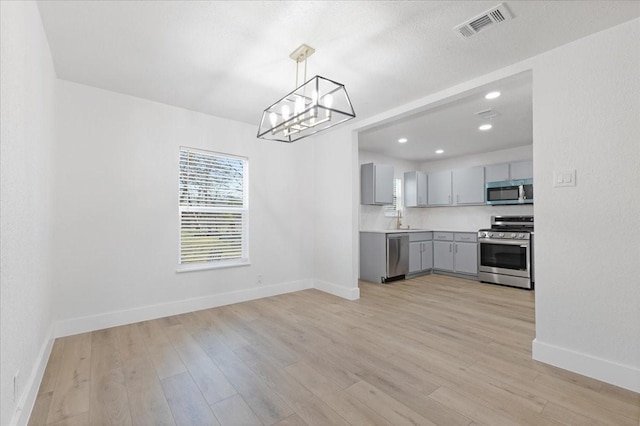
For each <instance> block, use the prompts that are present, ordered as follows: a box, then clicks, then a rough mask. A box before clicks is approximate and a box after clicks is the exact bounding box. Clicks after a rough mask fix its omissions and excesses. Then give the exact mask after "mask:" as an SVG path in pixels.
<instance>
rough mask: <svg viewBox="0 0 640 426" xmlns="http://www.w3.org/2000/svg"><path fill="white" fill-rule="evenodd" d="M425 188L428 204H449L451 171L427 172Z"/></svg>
mask: <svg viewBox="0 0 640 426" xmlns="http://www.w3.org/2000/svg"><path fill="white" fill-rule="evenodd" d="M427 188H428V189H427V192H428V194H427V196H428V204H429V205H430V206H447V205H450V204H451V171H449V170H447V171H444V172H437V173H429V177H428V179H427Z"/></svg>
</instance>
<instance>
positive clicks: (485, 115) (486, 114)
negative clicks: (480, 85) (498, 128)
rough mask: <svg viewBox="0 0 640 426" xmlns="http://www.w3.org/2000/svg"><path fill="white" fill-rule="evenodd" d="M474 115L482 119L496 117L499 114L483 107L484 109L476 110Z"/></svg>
mask: <svg viewBox="0 0 640 426" xmlns="http://www.w3.org/2000/svg"><path fill="white" fill-rule="evenodd" d="M476 115H477V116H478V117H480V118H482V119H483V120H490V119H492V118H493V117H497V116H499V115H500V113H499V112H497V111H494V110H491V109H485V110H484V111H478V112H476Z"/></svg>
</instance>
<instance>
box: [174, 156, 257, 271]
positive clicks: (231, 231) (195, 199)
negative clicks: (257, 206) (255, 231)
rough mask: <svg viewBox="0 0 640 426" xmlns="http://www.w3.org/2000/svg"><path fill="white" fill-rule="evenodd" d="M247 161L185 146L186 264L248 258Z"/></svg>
mask: <svg viewBox="0 0 640 426" xmlns="http://www.w3.org/2000/svg"><path fill="white" fill-rule="evenodd" d="M247 168H248V164H247V159H246V158H242V157H234V156H229V155H225V154H218V153H214V152H207V151H200V150H195V149H191V148H180V185H179V192H180V195H179V198H180V207H179V210H180V264H181V265H194V266H195V265H207V264H209V265H212V266H213V265H223V264H234V263H245V262H247V261H248V242H247V235H248V232H247V230H248V191H247V188H248V177H247V174H248V170H247Z"/></svg>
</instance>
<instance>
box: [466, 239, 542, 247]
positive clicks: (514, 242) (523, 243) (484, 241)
mask: <svg viewBox="0 0 640 426" xmlns="http://www.w3.org/2000/svg"><path fill="white" fill-rule="evenodd" d="M478 242H479V243H480V244H503V245H510V246H520V247H529V245H530V243H529V240H496V239H492V238H482V239H480V240H478Z"/></svg>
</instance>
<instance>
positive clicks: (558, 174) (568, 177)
mask: <svg viewBox="0 0 640 426" xmlns="http://www.w3.org/2000/svg"><path fill="white" fill-rule="evenodd" d="M553 186H554V187H561V186H576V170H575V169H573V170H557V171H554V172H553Z"/></svg>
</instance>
